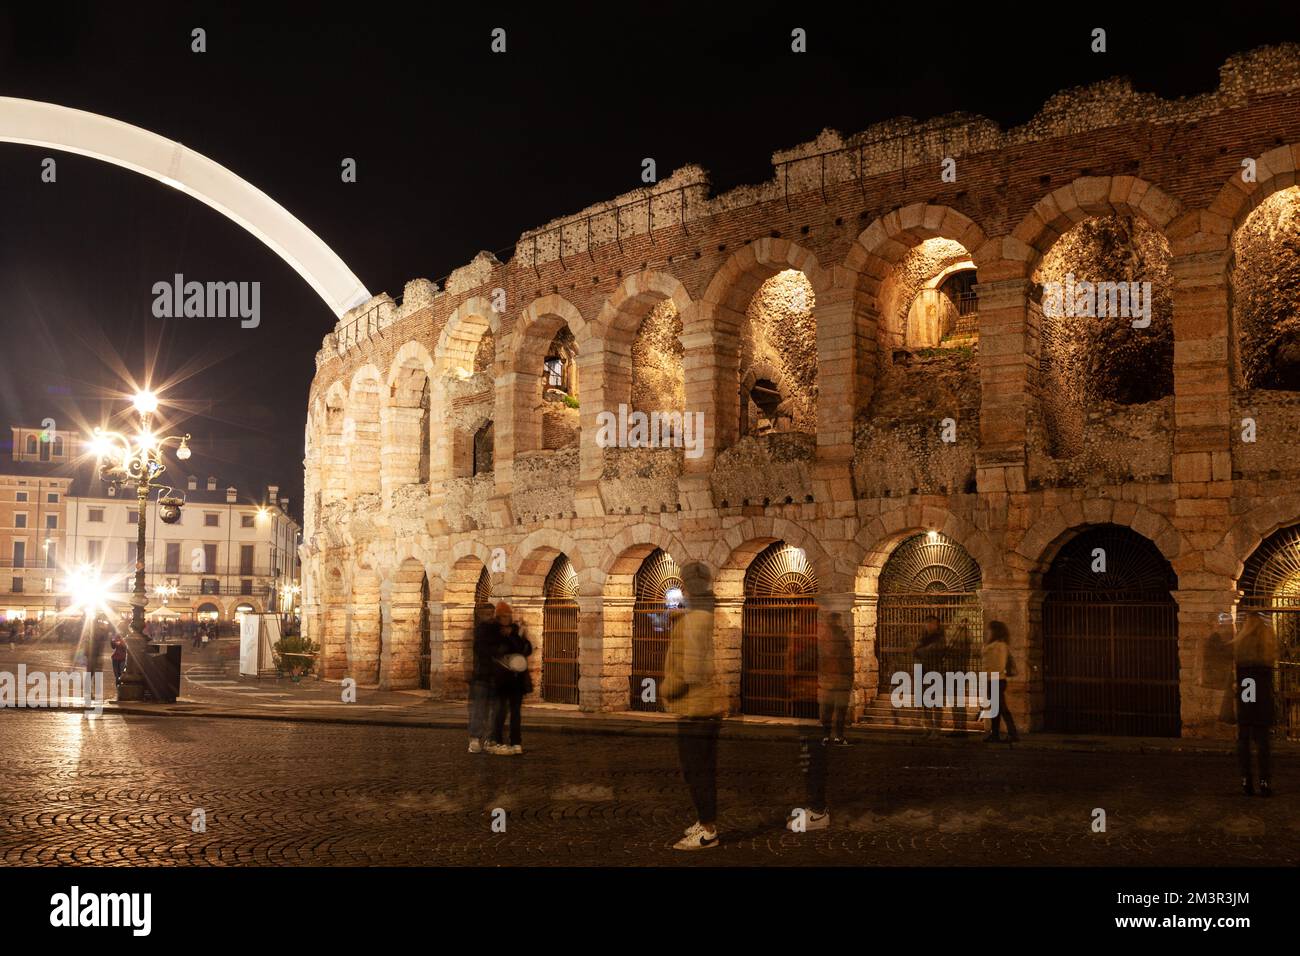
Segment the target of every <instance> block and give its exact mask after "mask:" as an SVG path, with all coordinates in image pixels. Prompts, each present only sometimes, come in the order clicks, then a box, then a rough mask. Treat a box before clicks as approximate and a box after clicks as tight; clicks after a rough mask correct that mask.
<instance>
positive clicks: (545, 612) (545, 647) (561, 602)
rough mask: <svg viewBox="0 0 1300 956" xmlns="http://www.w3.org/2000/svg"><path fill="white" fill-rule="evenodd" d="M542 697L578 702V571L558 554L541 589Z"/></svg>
mask: <svg viewBox="0 0 1300 956" xmlns="http://www.w3.org/2000/svg"><path fill="white" fill-rule="evenodd" d="M542 593H543V594H544V596H545V599H544V600H543V602H542V700H544V701H547V702H548V703H552V704H576V703H577V702H578V575H577V573H576V572H575V571H574V570H573V564H572V563H571V562H570V561H569V559H568V557H567V556H566V555H563V554H562V555H560V556H559V557H558V558H556V559H555V562H554V563H553V564H552V565H551V570H550V571H549V572H548V573H547V575H546V584H545V587H544V590H543V592H542Z"/></svg>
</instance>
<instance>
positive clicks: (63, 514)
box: [0, 428, 75, 620]
mask: <svg viewBox="0 0 1300 956" xmlns="http://www.w3.org/2000/svg"><path fill="white" fill-rule="evenodd" d="M10 435H11V444H10V448H11V451H12V453H11V454H10V455H7V456H4V458H3V459H2V460H0V618H5V619H9V620H13V619H19V620H39V619H41V618H43V617H44V616H45V615H47V614H51V613H54V612H55V611H56V610H57V609H58V606H59V598H60V594H59V587H60V578H61V577H62V574H61V572H60V570H59V569H60V567H61V564H60V562H61V561H62V559H63V558H64V557H65V556H66V554H67V550H66V547H67V544H66V536H67V527H68V520H67V514H68V500H67V499H68V490H69V488H70V487H71V485H72V480H73V479H72V474H73V472H72V467H71V462H72V460H73V459H72V455H73V443H74V441H75V434H74V433H71V432H63V431H50V430H46V429H34V428H11V429H10Z"/></svg>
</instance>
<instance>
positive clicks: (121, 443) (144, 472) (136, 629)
mask: <svg viewBox="0 0 1300 956" xmlns="http://www.w3.org/2000/svg"><path fill="white" fill-rule="evenodd" d="M132 404H133V405H134V406H135V410H136V412H137V414H139V416H140V432H139V434H138V435H136V436H135V437H134V438H128V437H127V436H126V435H123V434H121V433H119V432H113V431H107V430H105V429H103V428H96V429H95V434H94V439H93V441H92V444H91V448H92V450H93V451H94V452H95V456H96V458H97V459H98V460H99V462H100V465H99V476H100V478H101V479H102V480H103V481H105V482H108V483H109V484H111V485H113V486H118V485H135V494H136V503H137V510H136V536H135V542H136V543H135V589H134V591H133V592H132V595H131V637H130V638H129V639H128V640H127V642H126V650H127V666H126V672H125V673H123V674H122V680H121V683H120V685H119V687H118V692H117V699H118V700H141V699H142V698H143V697H144V685H143V679H142V676H141V670H142V668H143V665H142V664H141V662H140V657H141V655H143V653H144V611H145V608H146V607H147V606H148V604H149V599H148V597H147V596H146V594H145V589H144V549H145V541H146V534H145V531H146V523H147V509H148V505H149V495H150V493H151V492H152V491H153V489H154V488H161V487H163V486H162V485H161V484H160V483H159V482H158V478H159V477H161V476H162V474H163V472H165V471H166V470H167V466H166V465H165V464H164V463H163V459H162V451H163V449H164V448H165V447H166V446H167V445H168V444H170V443H171V442H179V446H178V447H177V449H176V457H177V458H179V459H180V460H181V461H185V460H186V459H187V458H189V457H190V448H189V444H188V442H189V439H190V436H189V435H184V436H179V435H169V436H168V437H166V438H159V437H158V436H156V435H155V434H154V433H153V429H152V423H153V415H154V413H155V412H156V411H158V398H157V396H156V395H154V393H153V392H150V391H147V390H146V391H142V392H138V393H136V396H135V399H134V401H133V403H132ZM167 490H168V491H170V490H171V489H167ZM158 504H159V506H160V507H159V518H160V519H161V520H163V521H165V522H167V523H168V524H172V523H174V522H176V521H177V520H179V519H180V509H181V506H182V505H183V504H184V502H183V501H182V500H181V499H180V498H177V497H175V496H174V495H173V496H161V495H160V496H159V499H158Z"/></svg>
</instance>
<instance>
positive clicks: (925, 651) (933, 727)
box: [912, 614, 945, 737]
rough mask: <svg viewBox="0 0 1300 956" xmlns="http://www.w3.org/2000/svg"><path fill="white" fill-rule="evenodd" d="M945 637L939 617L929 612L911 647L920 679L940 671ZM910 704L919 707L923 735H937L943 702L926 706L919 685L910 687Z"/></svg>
mask: <svg viewBox="0 0 1300 956" xmlns="http://www.w3.org/2000/svg"><path fill="white" fill-rule="evenodd" d="M944 647H945V638H944V633H943V625H942V624H940V623H939V618H938V617H936V616H935V615H933V614H931V615H929V616H928V617H927V618H926V619H925V628H924V630H923V631H922V632H921V640H920V641H919V642H918V643H917V645H916V647H915V648H913V650H912V654H913V656H914V657H915V658H916V661H917V663H919V664H920V665H921V672H922V681H923V682H924V675H925V674H929V673H932V672H936V671H940V670H941V669H942V667H943V660H944ZM912 704H913V706H919V707H920V708H921V721H922V723H923V725H924V726H925V736H927V737H938V736H939V727H940V726H941V725H942V721H943V702H942V701H940V705H939V706H938V707H926V706H925V698H924V696H923V694H922V690H921V687H915V688H913V689H912Z"/></svg>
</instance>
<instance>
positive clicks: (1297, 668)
mask: <svg viewBox="0 0 1300 956" xmlns="http://www.w3.org/2000/svg"><path fill="white" fill-rule="evenodd" d="M1241 610H1242V613H1243V614H1245V613H1253V612H1257V611H1258V612H1263V613H1265V614H1267V615H1268V616H1269V624H1271V625H1272V626H1273V630H1274V631H1276V632H1277V673H1276V677H1275V683H1274V694H1273V699H1274V700H1275V701H1276V707H1277V722H1278V725H1279V726H1280V727H1282V728H1283V732H1284V733H1285V734H1286V735H1287V737H1288V738H1289V739H1291V740H1300V596H1295V595H1283V594H1277V595H1274V596H1273V597H1271V598H1262V599H1261V598H1258V597H1256V598H1246V599H1244V600H1243V601H1242V602H1241ZM1243 619H1244V618H1243V617H1242V616H1241V615H1239V616H1238V623H1237V626H1238V627H1240V626H1241V621H1242V620H1243Z"/></svg>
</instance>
